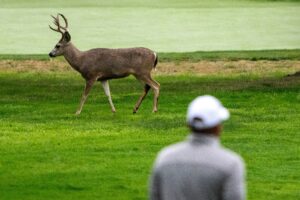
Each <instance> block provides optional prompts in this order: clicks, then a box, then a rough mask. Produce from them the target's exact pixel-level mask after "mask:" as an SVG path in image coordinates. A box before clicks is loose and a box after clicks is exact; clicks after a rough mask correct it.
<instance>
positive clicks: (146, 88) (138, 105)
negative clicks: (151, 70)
mask: <svg viewBox="0 0 300 200" xmlns="http://www.w3.org/2000/svg"><path fill="white" fill-rule="evenodd" d="M150 88H151V87H150V85H148V84H145V87H144V93H143V94H142V95H141V96H140V98H139V100H138V101H137V102H136V104H135V106H134V109H133V113H136V112H137V110H138V109H139V107H140V105H141V103H142V101H143V100H144V98H145V97H146V95H147V94H148V92H149V90H150Z"/></svg>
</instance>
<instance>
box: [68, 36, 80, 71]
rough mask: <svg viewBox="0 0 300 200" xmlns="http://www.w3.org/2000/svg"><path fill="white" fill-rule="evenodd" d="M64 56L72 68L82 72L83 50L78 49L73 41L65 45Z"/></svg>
mask: <svg viewBox="0 0 300 200" xmlns="http://www.w3.org/2000/svg"><path fill="white" fill-rule="evenodd" d="M65 48H66V49H65V53H64V57H65V59H66V60H67V61H68V63H69V64H70V65H71V67H72V68H74V69H75V70H77V71H79V72H80V69H81V64H82V62H81V51H80V50H79V49H77V48H76V47H75V46H74V45H73V44H72V43H71V42H69V43H68V46H66V47H65Z"/></svg>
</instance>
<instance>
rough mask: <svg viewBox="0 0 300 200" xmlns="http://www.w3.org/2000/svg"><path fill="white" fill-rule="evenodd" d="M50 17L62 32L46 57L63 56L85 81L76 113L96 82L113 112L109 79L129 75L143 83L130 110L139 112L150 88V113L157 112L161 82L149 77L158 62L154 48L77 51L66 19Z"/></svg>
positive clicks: (55, 29)
mask: <svg viewBox="0 0 300 200" xmlns="http://www.w3.org/2000/svg"><path fill="white" fill-rule="evenodd" d="M51 17H52V18H53V19H54V21H53V23H54V25H55V26H56V27H55V28H53V27H51V26H50V25H49V28H50V29H51V30H53V31H55V32H58V33H61V39H60V40H59V41H58V43H57V44H56V45H55V47H54V49H53V50H52V51H51V52H50V53H49V56H50V57H57V56H64V58H65V60H66V61H67V62H68V63H69V65H70V66H71V67H72V68H73V69H74V70H76V71H77V72H79V73H80V74H81V76H82V77H83V78H84V79H85V82H86V84H85V88H84V91H83V94H82V97H81V101H80V104H79V107H78V109H77V111H76V113H75V114H76V115H79V114H80V113H81V111H82V108H83V105H84V103H85V101H86V99H87V97H88V94H89V92H90V90H91V88H92V86H93V85H94V84H95V83H96V82H97V81H100V82H101V84H102V87H103V89H104V92H105V95H106V96H107V98H108V102H109V104H110V107H111V111H112V112H113V113H115V112H116V109H115V106H114V104H113V102H112V98H111V93H110V87H109V82H108V81H109V80H111V79H117V78H124V77H127V76H129V75H133V76H134V77H135V78H136V79H137V80H139V81H140V82H142V83H144V91H143V93H142V94H141V96H140V97H139V99H138V101H137V102H136V104H135V106H134V108H133V113H136V112H137V111H138V109H139V107H140V105H141V103H142V101H143V100H144V98H145V97H146V95H147V94H148V92H149V90H150V89H152V90H153V94H154V99H153V110H152V112H154V113H155V112H157V104H158V97H159V89H160V84H159V83H158V82H157V81H155V80H153V79H152V77H151V71H152V69H155V68H156V65H157V62H158V56H157V54H156V53H155V52H154V51H152V50H150V49H148V48H144V47H135V48H117V49H110V48H94V49H90V50H87V51H80V50H79V49H78V48H76V46H75V45H74V44H73V43H72V42H71V35H70V33H69V30H68V20H67V18H66V17H65V16H64V15H63V14H60V13H58V14H57V16H56V17H54V16H53V15H51ZM60 19H63V21H64V25H63V24H61V22H60Z"/></svg>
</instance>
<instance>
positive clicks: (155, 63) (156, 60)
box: [153, 52, 158, 71]
mask: <svg viewBox="0 0 300 200" xmlns="http://www.w3.org/2000/svg"><path fill="white" fill-rule="evenodd" d="M154 57H155V60H154V65H153V68H154V70H155V71H156V65H157V62H158V56H157V54H156V53H155V52H154Z"/></svg>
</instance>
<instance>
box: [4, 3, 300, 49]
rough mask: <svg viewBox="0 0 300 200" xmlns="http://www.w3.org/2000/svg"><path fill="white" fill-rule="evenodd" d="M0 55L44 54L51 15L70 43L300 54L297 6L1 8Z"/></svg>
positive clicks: (51, 40)
mask: <svg viewBox="0 0 300 200" xmlns="http://www.w3.org/2000/svg"><path fill="white" fill-rule="evenodd" d="M0 4H1V8H0V30H1V32H0V44H1V48H0V54H28V53H30V54H35V53H39V54H40V53H48V52H49V51H50V50H51V48H52V47H53V46H54V45H55V43H56V42H57V40H58V39H59V35H58V34H56V33H54V32H52V31H50V29H49V28H48V24H51V23H52V20H51V18H50V16H49V15H50V14H56V13H57V12H61V13H64V14H65V15H66V16H67V18H68V19H69V24H70V32H71V35H72V40H73V42H74V43H75V44H76V45H77V46H78V47H79V48H80V49H82V50H85V49H89V48H93V47H109V48H116V47H132V46H146V47H149V48H152V49H154V50H156V51H160V52H185V51H196V50H204V51H210V50H257V49H295V48H300V28H299V24H300V14H299V13H300V3H298V2H264V1H222V2H219V1H214V0H213V1H201V2H200V3H199V2H197V1H195V0H192V1H189V3H186V2H184V1H171V0H163V1H158V0H155V1H137V0H133V1H130V0H127V1H116V0H115V1H110V2H105V1H98V2H93V1H89V0H88V1H79V0H76V1H72V4H67V3H66V2H60V1H50V2H42V3H41V2H39V1H34V0H30V1H26V2H24V1H17V0H12V1H3V0H0Z"/></svg>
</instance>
